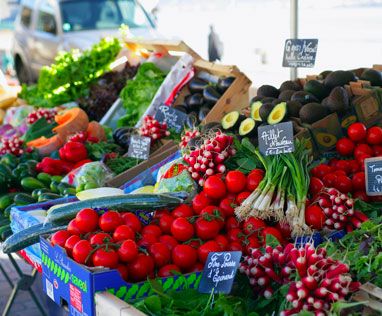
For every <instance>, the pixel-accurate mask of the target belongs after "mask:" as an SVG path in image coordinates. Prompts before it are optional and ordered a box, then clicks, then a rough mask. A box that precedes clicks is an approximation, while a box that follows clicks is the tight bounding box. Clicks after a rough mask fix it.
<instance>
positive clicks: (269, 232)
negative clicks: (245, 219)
mask: <svg viewBox="0 0 382 316" xmlns="http://www.w3.org/2000/svg"><path fill="white" fill-rule="evenodd" d="M267 235H272V236H274V237H275V238H276V239H277V240H278V241H279V242H280V243H282V242H283V236H282V234H281V232H280V231H279V230H277V229H276V228H274V227H265V228H264V229H263V231H262V236H263V240H264V242H265V241H266V240H267Z"/></svg>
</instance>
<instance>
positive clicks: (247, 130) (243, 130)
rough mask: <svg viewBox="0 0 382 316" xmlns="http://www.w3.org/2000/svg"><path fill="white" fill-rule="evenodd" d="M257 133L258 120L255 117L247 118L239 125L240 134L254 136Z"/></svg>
mask: <svg viewBox="0 0 382 316" xmlns="http://www.w3.org/2000/svg"><path fill="white" fill-rule="evenodd" d="M256 134H257V128H256V121H255V120H254V119H253V118H250V117H248V118H246V119H245V120H244V121H243V122H241V124H240V127H239V135H240V136H247V137H252V136H255V135H256Z"/></svg>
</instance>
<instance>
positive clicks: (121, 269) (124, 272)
mask: <svg viewBox="0 0 382 316" xmlns="http://www.w3.org/2000/svg"><path fill="white" fill-rule="evenodd" d="M117 270H118V272H119V274H120V275H121V277H122V279H124V280H125V281H127V280H128V276H129V273H128V269H127V266H125V265H123V264H119V265H118V267H117Z"/></svg>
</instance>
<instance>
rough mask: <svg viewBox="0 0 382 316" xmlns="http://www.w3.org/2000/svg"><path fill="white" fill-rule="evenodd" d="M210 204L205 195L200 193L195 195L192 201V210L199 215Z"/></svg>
mask: <svg viewBox="0 0 382 316" xmlns="http://www.w3.org/2000/svg"><path fill="white" fill-rule="evenodd" d="M211 204H212V201H211V200H210V199H209V198H208V197H207V195H206V193H204V192H200V193H199V194H197V195H195V197H194V198H193V200H192V208H193V209H194V211H195V213H196V214H200V212H201V211H202V209H204V208H205V207H206V206H208V205H211Z"/></svg>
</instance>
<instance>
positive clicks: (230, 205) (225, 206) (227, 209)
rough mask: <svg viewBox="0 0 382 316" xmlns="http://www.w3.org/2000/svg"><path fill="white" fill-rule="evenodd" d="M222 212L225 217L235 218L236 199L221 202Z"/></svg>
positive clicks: (226, 199)
mask: <svg viewBox="0 0 382 316" xmlns="http://www.w3.org/2000/svg"><path fill="white" fill-rule="evenodd" d="M219 207H220V210H221V211H222V212H223V214H224V217H229V216H234V215H235V207H236V204H235V198H233V199H232V198H225V199H223V200H221V201H220V204H219Z"/></svg>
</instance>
